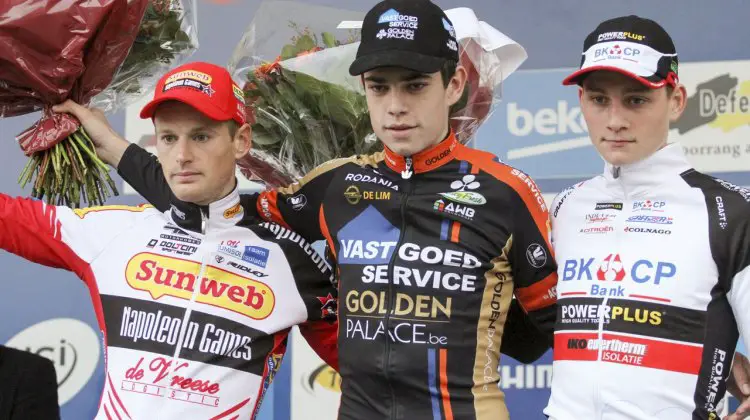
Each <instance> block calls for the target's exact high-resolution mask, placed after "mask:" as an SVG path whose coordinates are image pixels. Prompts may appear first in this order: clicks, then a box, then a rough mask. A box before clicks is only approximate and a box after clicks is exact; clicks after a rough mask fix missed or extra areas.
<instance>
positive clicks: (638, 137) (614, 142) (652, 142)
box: [579, 71, 687, 166]
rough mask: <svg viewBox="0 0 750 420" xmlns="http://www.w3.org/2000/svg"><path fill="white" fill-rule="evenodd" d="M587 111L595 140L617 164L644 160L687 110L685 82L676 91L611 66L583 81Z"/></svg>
mask: <svg viewBox="0 0 750 420" xmlns="http://www.w3.org/2000/svg"><path fill="white" fill-rule="evenodd" d="M579 94H580V100H581V112H582V113H583V118H584V119H585V120H586V125H587V126H588V129H589V136H590V137H591V142H592V143H593V144H594V147H596V150H597V151H598V152H599V154H600V155H601V156H602V157H603V158H604V160H606V161H607V162H609V163H610V164H612V165H616V166H620V165H627V164H630V163H635V162H638V161H640V160H642V159H644V158H646V157H648V156H651V155H652V154H654V153H655V152H656V151H657V150H659V149H661V148H662V147H664V146H665V145H666V144H667V135H668V133H669V123H670V122H674V121H677V119H678V118H679V117H680V115H681V114H682V111H683V110H684V109H685V104H686V98H687V94H686V91H685V87H684V86H682V85H677V87H675V89H674V92H672V94H671V95H670V94H669V93H668V91H667V88H666V87H662V88H658V89H651V88H649V87H647V86H645V85H643V84H641V83H640V82H638V81H637V80H635V79H633V78H630V77H628V76H625V75H623V74H620V73H616V72H611V71H596V72H593V73H591V74H590V75H589V76H587V77H586V78H585V79H584V80H583V86H582V87H581V89H580V91H579Z"/></svg>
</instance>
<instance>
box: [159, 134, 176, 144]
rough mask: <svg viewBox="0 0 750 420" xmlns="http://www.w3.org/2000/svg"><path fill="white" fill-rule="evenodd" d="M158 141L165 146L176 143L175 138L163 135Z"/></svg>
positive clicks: (171, 135)
mask: <svg viewBox="0 0 750 420" xmlns="http://www.w3.org/2000/svg"><path fill="white" fill-rule="evenodd" d="M159 139H160V140H161V141H162V143H166V144H172V143H174V142H176V141H177V136H175V135H173V134H164V135H162V136H161V137H159Z"/></svg>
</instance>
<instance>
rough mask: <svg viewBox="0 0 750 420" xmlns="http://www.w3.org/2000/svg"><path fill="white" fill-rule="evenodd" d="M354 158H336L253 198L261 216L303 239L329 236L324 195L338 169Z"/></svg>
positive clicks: (326, 237)
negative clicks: (295, 180) (294, 181)
mask: <svg viewBox="0 0 750 420" xmlns="http://www.w3.org/2000/svg"><path fill="white" fill-rule="evenodd" d="M355 159H356V157H352V158H343V159H335V160H332V161H329V162H326V163H324V164H322V165H320V166H318V167H317V168H315V169H313V170H312V171H310V172H309V173H308V174H307V175H305V176H304V177H303V178H302V179H301V180H300V181H299V182H296V183H294V184H292V185H290V186H289V187H286V188H279V189H277V190H266V191H263V192H261V193H260V194H259V195H258V196H257V198H256V200H257V201H256V209H257V211H258V214H259V215H260V217H262V218H263V219H265V220H267V221H271V222H275V223H278V224H280V225H282V226H284V227H287V228H290V229H292V230H294V231H295V232H298V233H300V234H301V235H302V236H303V237H304V238H305V239H307V240H310V241H317V240H320V239H328V237H329V236H330V235H329V234H328V228H327V227H326V223H325V208H324V207H323V204H324V198H325V195H326V192H327V190H328V186H329V185H330V184H331V182H332V181H333V178H334V176H335V174H336V171H337V170H338V168H340V167H341V166H342V165H345V164H347V163H349V162H352V161H354V160H355Z"/></svg>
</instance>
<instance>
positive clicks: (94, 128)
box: [52, 100, 172, 212]
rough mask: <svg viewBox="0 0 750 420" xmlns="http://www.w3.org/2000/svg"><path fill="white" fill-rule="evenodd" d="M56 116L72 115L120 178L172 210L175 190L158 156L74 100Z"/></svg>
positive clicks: (96, 111)
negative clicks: (169, 182)
mask: <svg viewBox="0 0 750 420" xmlns="http://www.w3.org/2000/svg"><path fill="white" fill-rule="evenodd" d="M52 110H53V111H55V112H66V113H69V114H72V115H73V116H74V117H76V119H78V121H80V122H81V125H82V126H83V128H84V129H85V130H86V132H87V133H88V135H89V137H91V140H92V141H93V142H94V146H95V147H96V153H97V154H98V155H99V157H100V158H101V159H102V160H103V161H104V162H106V163H108V164H109V165H110V166H112V167H113V168H116V169H117V172H118V173H119V174H120V176H121V177H122V178H123V179H124V180H125V182H127V183H128V184H130V185H131V186H132V187H133V188H134V189H135V190H136V191H138V193H139V194H141V195H142V196H143V197H144V198H146V200H148V202H150V203H151V204H153V205H154V207H156V208H157V209H158V210H159V211H161V212H164V211H167V210H168V209H169V206H170V202H171V198H172V190H171V189H170V188H169V185H168V184H167V180H166V179H165V178H164V173H163V172H162V169H161V164H160V163H159V161H158V160H157V159H156V156H154V155H152V154H151V153H149V152H147V151H145V150H143V149H142V148H141V147H140V146H138V145H136V144H131V143H130V142H128V141H127V140H125V139H124V138H122V137H121V136H120V135H119V134H117V132H115V130H114V129H113V128H112V126H111V125H110V124H109V121H107V117H105V116H104V113H103V112H102V111H101V110H99V109H95V108H94V109H89V108H86V107H83V106H81V105H79V104H77V103H75V102H73V101H71V100H67V101H65V102H63V103H62V104H59V105H55V106H54V107H52Z"/></svg>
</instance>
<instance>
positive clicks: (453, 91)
mask: <svg viewBox="0 0 750 420" xmlns="http://www.w3.org/2000/svg"><path fill="white" fill-rule="evenodd" d="M467 77H468V73H467V72H466V69H465V68H464V66H458V67H456V73H454V74H453V77H452V78H451V80H450V81H448V87H447V88H446V95H447V96H448V105H450V106H453V105H454V104H455V103H456V102H458V101H459V100H460V99H461V95H463V93H464V87H465V86H466V79H467Z"/></svg>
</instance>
